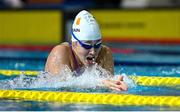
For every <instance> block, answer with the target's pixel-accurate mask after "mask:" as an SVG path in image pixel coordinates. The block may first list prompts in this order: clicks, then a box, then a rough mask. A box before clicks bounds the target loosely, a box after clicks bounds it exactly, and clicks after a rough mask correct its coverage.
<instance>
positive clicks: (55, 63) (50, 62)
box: [45, 45, 69, 75]
mask: <svg viewBox="0 0 180 112" xmlns="http://www.w3.org/2000/svg"><path fill="white" fill-rule="evenodd" d="M68 62H69V61H68V55H67V49H66V47H65V46H63V45H59V46H56V47H55V48H53V49H52V51H51V52H50V54H49V56H48V58H47V61H46V65H45V71H47V72H50V73H51V74H55V75H56V74H59V73H60V71H61V69H63V67H64V66H65V65H68V64H69V63H68Z"/></svg>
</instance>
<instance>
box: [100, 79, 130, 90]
mask: <svg viewBox="0 0 180 112" xmlns="http://www.w3.org/2000/svg"><path fill="white" fill-rule="evenodd" d="M102 83H103V85H104V86H105V87H107V88H110V89H112V90H117V91H126V90H128V86H127V84H126V83H125V82H124V81H123V76H119V77H118V79H117V80H109V79H106V80H103V81H102Z"/></svg>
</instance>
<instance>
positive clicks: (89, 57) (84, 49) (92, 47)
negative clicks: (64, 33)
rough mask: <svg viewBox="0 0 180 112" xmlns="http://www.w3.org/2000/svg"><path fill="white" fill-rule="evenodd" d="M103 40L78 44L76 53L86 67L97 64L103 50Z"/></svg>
mask: <svg viewBox="0 0 180 112" xmlns="http://www.w3.org/2000/svg"><path fill="white" fill-rule="evenodd" d="M101 42H102V41H101V39H100V40H95V41H81V43H79V42H76V47H75V48H76V52H77V55H78V57H79V59H80V60H81V62H82V63H83V64H84V65H85V66H91V65H94V64H95V61H96V58H97V57H98V54H99V52H100V49H101Z"/></svg>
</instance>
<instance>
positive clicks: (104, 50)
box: [101, 45, 111, 54]
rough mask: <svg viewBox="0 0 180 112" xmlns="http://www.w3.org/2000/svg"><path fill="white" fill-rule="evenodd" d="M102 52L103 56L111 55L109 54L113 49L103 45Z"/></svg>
mask: <svg viewBox="0 0 180 112" xmlns="http://www.w3.org/2000/svg"><path fill="white" fill-rule="evenodd" d="M101 52H102V53H103V54H104V53H109V52H111V49H110V48H109V47H108V46H106V45H102V48H101Z"/></svg>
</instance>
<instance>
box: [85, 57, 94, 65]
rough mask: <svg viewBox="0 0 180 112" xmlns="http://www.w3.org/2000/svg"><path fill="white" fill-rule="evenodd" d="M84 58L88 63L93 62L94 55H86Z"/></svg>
mask: <svg viewBox="0 0 180 112" xmlns="http://www.w3.org/2000/svg"><path fill="white" fill-rule="evenodd" d="M86 60H87V62H88V64H90V65H91V64H95V57H94V56H88V57H86Z"/></svg>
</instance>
